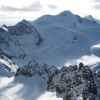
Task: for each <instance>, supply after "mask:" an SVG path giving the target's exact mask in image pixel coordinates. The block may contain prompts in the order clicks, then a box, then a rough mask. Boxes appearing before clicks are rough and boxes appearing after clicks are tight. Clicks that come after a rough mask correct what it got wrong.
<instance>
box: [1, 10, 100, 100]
mask: <svg viewBox="0 0 100 100" xmlns="http://www.w3.org/2000/svg"><path fill="white" fill-rule="evenodd" d="M97 21H98V20H94V19H92V20H91V18H90V17H89V18H81V17H80V16H78V15H74V14H72V13H71V12H70V11H64V12H61V13H60V14H58V15H54V16H53V15H44V16H42V17H40V18H38V19H37V20H35V21H29V22H28V21H25V20H23V21H22V22H19V23H18V24H17V25H15V26H13V27H6V26H5V25H4V26H2V29H3V33H4V37H5V36H6V40H5V41H6V42H7V43H8V45H9V46H8V47H7V44H6V43H5V41H3V42H1V44H0V45H1V48H0V50H1V49H2V50H3V51H4V54H8V55H11V57H12V58H11V59H9V57H8V56H6V55H4V57H3V58H2V57H1V58H0V62H1V64H0V100H63V98H62V96H57V94H56V93H55V91H50V92H47V91H46V87H47V83H46V81H45V79H44V78H42V77H40V76H38V75H35V76H33V77H24V76H21V75H19V76H17V77H15V76H14V73H15V72H16V70H17V69H18V67H23V66H24V65H26V64H27V63H28V62H29V61H30V60H33V59H35V60H36V61H37V62H39V64H42V63H46V64H48V65H50V66H52V65H54V66H56V67H58V68H59V69H60V68H61V67H62V66H68V65H78V64H79V63H80V62H83V63H84V64H85V65H88V66H89V67H90V68H91V69H92V71H93V72H95V71H97V70H98V69H99V67H98V65H99V63H100V23H99V22H97ZM23 25H24V26H23ZM20 26H21V27H22V30H18V29H19V27H20ZM29 27H30V29H29ZM24 28H25V29H26V30H25V29H24ZM13 30H14V31H13ZM16 30H18V31H16ZM23 30H24V31H23ZM10 32H11V34H10ZM12 32H14V33H16V34H14V33H12ZM1 33H2V32H1V31H0V35H1ZM8 33H9V34H8ZM7 34H8V35H7ZM1 36H2V38H4V37H3V35H1ZM9 37H10V39H9ZM2 38H1V37H0V39H2ZM3 43H4V44H3ZM0 54H1V53H0ZM2 55H3V53H2ZM7 57H8V58H7ZM13 62H14V63H13ZM2 63H3V64H5V65H7V66H9V67H10V68H11V70H12V72H6V71H5V70H4V69H5V68H3V66H2ZM77 99H78V100H82V98H81V96H80V97H79V98H77Z"/></svg>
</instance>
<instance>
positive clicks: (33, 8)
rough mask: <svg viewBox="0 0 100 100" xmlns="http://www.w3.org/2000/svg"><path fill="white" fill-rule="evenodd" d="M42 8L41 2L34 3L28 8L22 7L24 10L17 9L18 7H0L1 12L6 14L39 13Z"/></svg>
mask: <svg viewBox="0 0 100 100" xmlns="http://www.w3.org/2000/svg"><path fill="white" fill-rule="evenodd" d="M41 8H42V5H41V4H40V2H34V3H32V4H31V5H29V6H26V7H22V8H17V7H13V6H5V5H1V6H0V10H1V11H5V12H8V11H12V12H14V11H24V12H26V11H39V10H41Z"/></svg>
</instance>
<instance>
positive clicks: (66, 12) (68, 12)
mask: <svg viewBox="0 0 100 100" xmlns="http://www.w3.org/2000/svg"><path fill="white" fill-rule="evenodd" d="M59 15H60V16H61V17H64V16H67V15H72V13H71V12H70V11H68V10H65V11H63V12H61V13H60V14H59Z"/></svg>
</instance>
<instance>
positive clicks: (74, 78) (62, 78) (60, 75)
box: [15, 60, 98, 100]
mask: <svg viewBox="0 0 100 100" xmlns="http://www.w3.org/2000/svg"><path fill="white" fill-rule="evenodd" d="M18 75H23V76H26V77H32V76H34V75H39V76H41V77H43V78H44V79H45V80H46V82H47V91H51V90H52V89H53V90H55V91H56V93H57V96H59V95H63V100H77V98H78V97H80V96H81V97H82V98H83V100H96V99H95V98H97V96H98V91H97V84H96V83H95V81H94V80H95V78H94V75H93V72H92V71H91V69H90V68H89V67H88V66H84V64H83V63H80V64H79V67H78V66H76V65H75V66H69V67H67V66H63V67H62V68H61V69H58V68H57V67H54V66H48V65H47V64H41V65H39V64H38V63H37V62H36V61H35V60H34V61H31V62H29V63H28V64H27V65H25V66H24V67H21V68H19V69H18V70H17V72H16V75H15V76H18Z"/></svg>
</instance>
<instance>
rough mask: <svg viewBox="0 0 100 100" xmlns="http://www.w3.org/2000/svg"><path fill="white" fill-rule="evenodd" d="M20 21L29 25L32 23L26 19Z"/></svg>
mask: <svg viewBox="0 0 100 100" xmlns="http://www.w3.org/2000/svg"><path fill="white" fill-rule="evenodd" d="M20 23H22V24H25V25H27V26H29V25H30V23H29V22H28V21H27V20H26V19H23V20H22V21H21V22H20Z"/></svg>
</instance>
